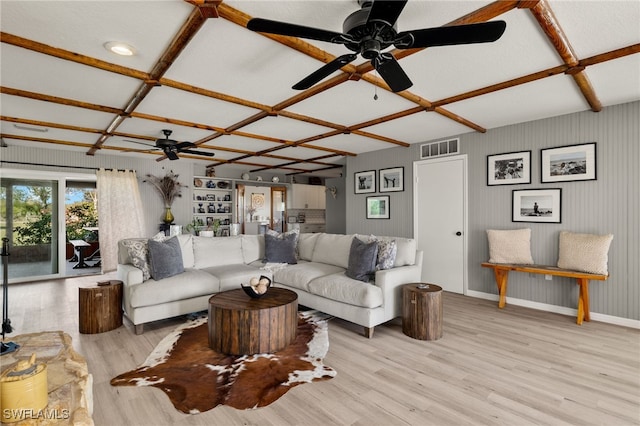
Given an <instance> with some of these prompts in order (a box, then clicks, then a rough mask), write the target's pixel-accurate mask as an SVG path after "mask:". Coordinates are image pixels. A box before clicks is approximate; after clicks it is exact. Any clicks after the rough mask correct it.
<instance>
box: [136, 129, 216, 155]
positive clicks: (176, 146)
mask: <svg viewBox="0 0 640 426" xmlns="http://www.w3.org/2000/svg"><path fill="white" fill-rule="evenodd" d="M162 133H164V138H163V139H156V142H155V146H156V149H153V150H152V151H158V150H162V151H163V152H164V154H165V155H166V156H167V158H168V159H169V160H177V159H178V158H179V157H178V153H182V152H183V153H187V154H194V155H203V156H205V157H213V156H214V155H215V154H214V153H213V152H206V151H196V150H193V149H189V148H195V147H196V144H194V143H193V142H178V141H176V140H173V139H169V136H171V133H173V132H172V131H171V130H167V129H164V130H162ZM128 141H129V142H134V143H138V144H140V145H146V146H149V145H147V144H146V143H142V142H136V141H132V140H128Z"/></svg>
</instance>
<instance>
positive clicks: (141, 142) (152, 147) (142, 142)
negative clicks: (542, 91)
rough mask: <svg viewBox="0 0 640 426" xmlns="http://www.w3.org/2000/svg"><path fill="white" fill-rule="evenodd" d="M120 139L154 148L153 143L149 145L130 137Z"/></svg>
mask: <svg viewBox="0 0 640 426" xmlns="http://www.w3.org/2000/svg"><path fill="white" fill-rule="evenodd" d="M122 141H123V142H130V143H137V144H138V145H144V146H146V147H149V148H154V147H155V145H149V144H148V143H144V142H138V141H134V140H131V139H122Z"/></svg>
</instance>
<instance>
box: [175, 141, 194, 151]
mask: <svg viewBox="0 0 640 426" xmlns="http://www.w3.org/2000/svg"><path fill="white" fill-rule="evenodd" d="M175 147H176V149H177V150H178V151H182V150H183V149H185V148H195V147H196V144H195V143H193V142H180V143H178V144H176V145H175Z"/></svg>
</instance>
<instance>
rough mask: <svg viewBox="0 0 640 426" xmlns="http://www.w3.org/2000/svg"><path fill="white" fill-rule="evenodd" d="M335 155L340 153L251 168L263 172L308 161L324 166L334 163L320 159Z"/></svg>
mask: <svg viewBox="0 0 640 426" xmlns="http://www.w3.org/2000/svg"><path fill="white" fill-rule="evenodd" d="M333 157H338V155H337V154H328V155H321V156H319V157H314V158H307V159H305V160H302V159H300V160H297V161H291V162H289V163H284V164H277V165H273V166H266V167H262V168H260V169H254V170H251V172H261V171H264V170H271V169H280V168H282V167H286V166H291V165H293V164H298V163H308V164H318V165H322V166H330V165H332V164H329V163H325V162H322V161H320V160H324V159H326V158H333Z"/></svg>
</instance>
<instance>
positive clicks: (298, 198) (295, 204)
mask: <svg viewBox="0 0 640 426" xmlns="http://www.w3.org/2000/svg"><path fill="white" fill-rule="evenodd" d="M289 201H290V204H289V206H288V207H289V208H290V209H320V210H324V209H325V208H326V205H327V203H326V196H325V187H324V186H321V185H304V184H300V183H296V184H293V185H291V196H290V197H289Z"/></svg>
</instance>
